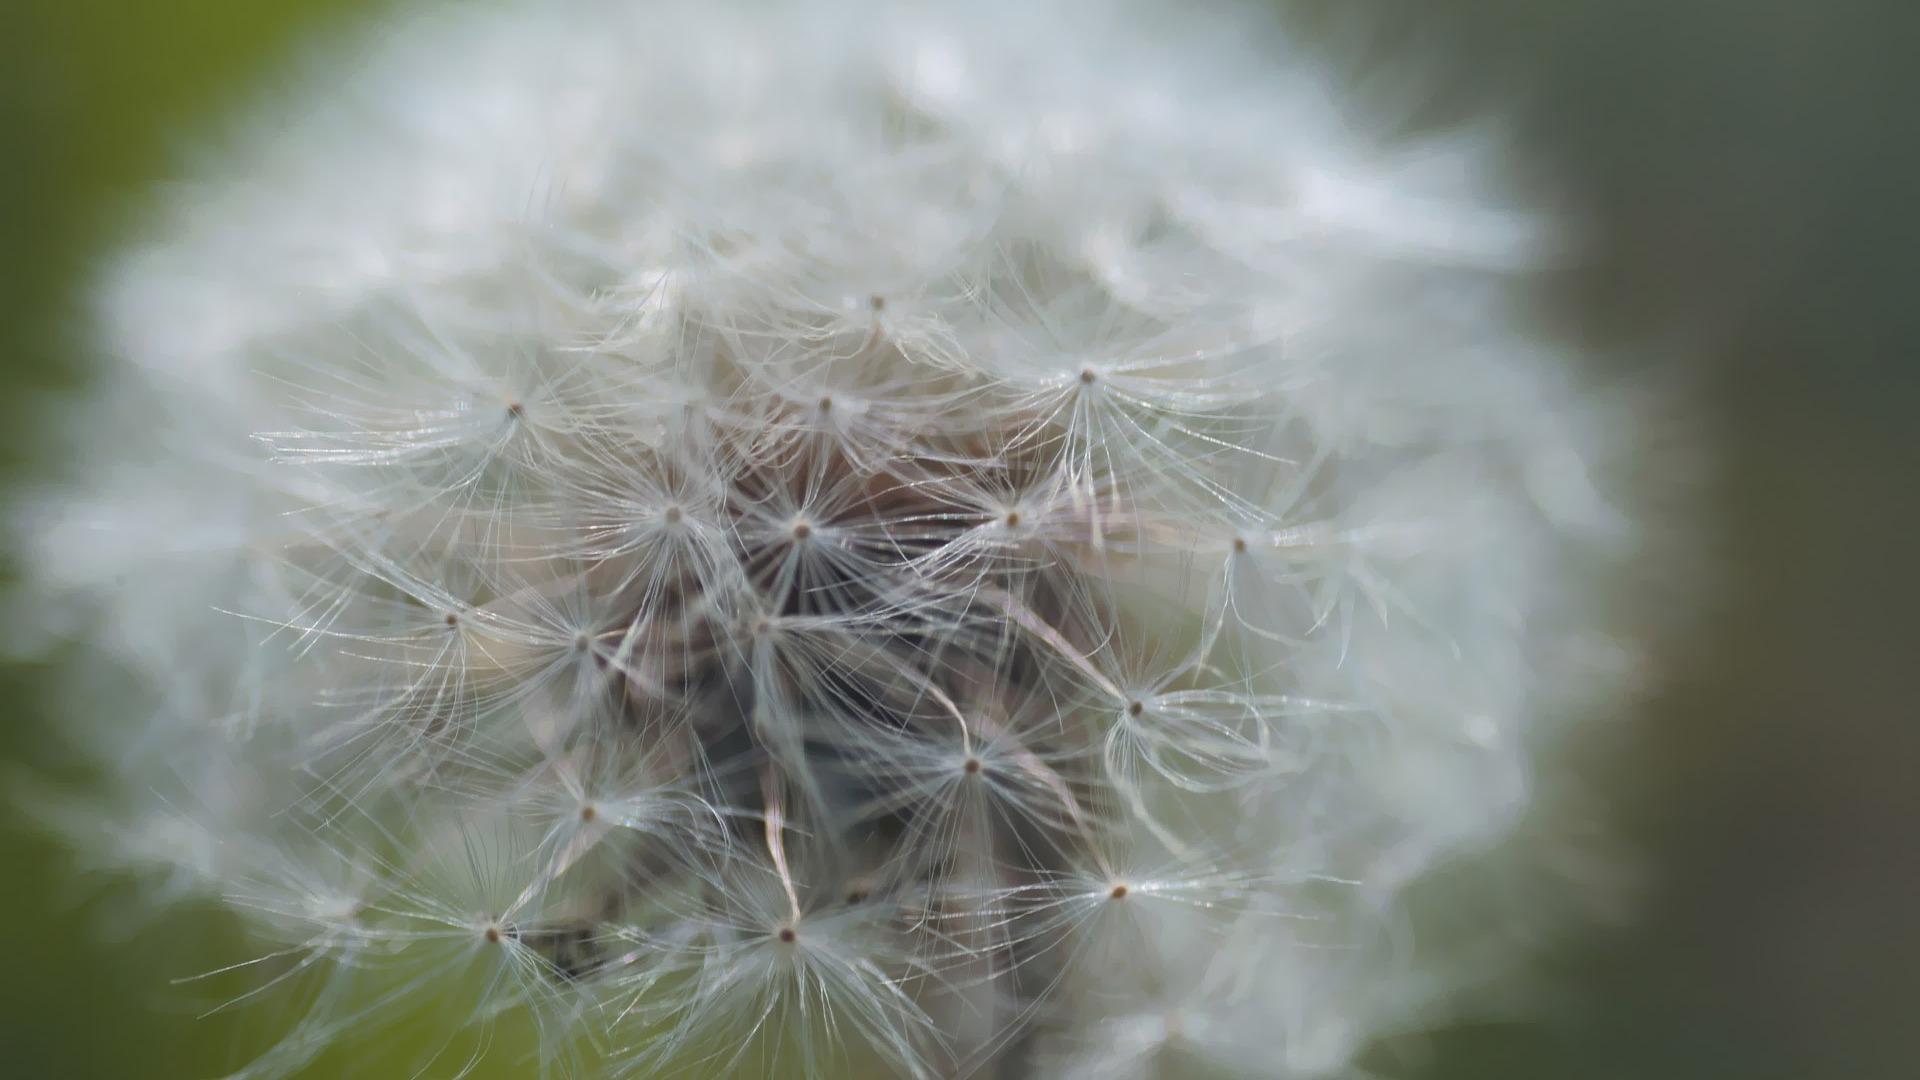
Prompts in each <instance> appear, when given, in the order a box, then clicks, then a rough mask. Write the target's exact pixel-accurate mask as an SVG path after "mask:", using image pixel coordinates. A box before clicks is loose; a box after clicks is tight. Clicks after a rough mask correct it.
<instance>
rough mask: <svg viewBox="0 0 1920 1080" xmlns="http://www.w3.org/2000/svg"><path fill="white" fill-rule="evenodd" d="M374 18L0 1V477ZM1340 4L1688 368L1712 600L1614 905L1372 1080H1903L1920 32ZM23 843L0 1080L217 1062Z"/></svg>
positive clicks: (27, 685)
mask: <svg viewBox="0 0 1920 1080" xmlns="http://www.w3.org/2000/svg"><path fill="white" fill-rule="evenodd" d="M379 2H382V0H0V455H4V465H3V466H0V467H3V468H5V469H7V470H12V469H14V468H17V467H18V462H19V461H20V460H22V456H23V452H24V451H25V449H26V446H27V442H28V439H27V435H28V434H30V433H31V431H32V428H33V424H34V423H35V422H36V420H37V416H36V413H37V410H36V408H35V406H34V403H35V401H36V400H38V395H39V394H40V392H42V391H45V390H48V389H57V388H60V387H65V386H69V385H75V384H77V382H78V381H79V379H80V376H81V371H82V364H81V358H79V357H77V356H76V355H75V354H74V352H73V350H72V348H71V346H70V345H69V341H70V340H71V339H70V337H69V336H68V335H69V334H70V332H71V327H72V310H73V291H74V289H75V288H76V285H77V283H78V282H79V281H80V280H81V274H82V272H83V271H84V269H85V266H86V264H87V260H88V259H89V257H91V256H93V255H96V254H97V253H98V252H100V251H101V250H102V249H103V247H104V246H105V245H106V244H108V243H109V242H110V241H111V239H112V237H113V236H114V235H115V233H116V231H117V230H119V229H121V228H123V227H124V226H125V225H126V223H127V222H128V221H129V220H130V219H131V217H132V216H133V215H134V214H135V213H137V211H138V209H139V208H140V206H141V205H142V201H141V200H142V192H143V191H145V190H148V188H149V186H150V185H151V184H153V183H155V182H158V181H161V180H164V179H165V178H166V177H168V176H169V175H173V174H176V173H177V172H178V171H179V168H180V165H181V162H182V161H183V153H184V152H185V151H187V150H188V149H190V148H191V146H192V142H191V140H192V139H193V138H194V136H195V135H196V133H205V132H207V131H208V130H210V129H209V126H208V125H209V123H210V121H211V120H212V119H213V118H214V117H217V116H218V115H219V114H220V112H221V110H222V109H223V108H231V107H233V106H234V104H235V103H238V102H243V101H244V100H245V99H246V97H247V95H249V94H251V93H256V92H258V88H259V87H260V86H262V85H266V84H263V83H262V81H261V80H263V79H267V78H270V76H271V75H272V73H273V72H274V71H275V70H277V69H279V68H281V67H282V66H284V65H286V64H288V63H290V62H294V61H297V59H298V57H299V55H300V52H301V50H302V48H303V47H304V46H303V42H311V41H312V40H314V38H315V36H316V35H319V36H324V35H325V34H326V33H327V32H328V30H329V29H330V28H331V27H333V26H335V25H337V24H339V23H341V22H342V21H345V20H348V19H350V18H352V17H353V15H354V14H356V13H357V12H362V11H365V10H366V9H368V8H369V7H371V6H373V4H375V3H379ZM1333 2H1334V0H1315V2H1311V3H1303V4H1302V5H1301V7H1302V8H1303V9H1308V10H1306V11H1305V13H1304V15H1303V17H1302V18H1303V21H1302V26H1303V27H1304V28H1306V29H1307V30H1308V31H1310V32H1313V33H1320V34H1326V35H1327V36H1328V39H1329V40H1331V41H1337V43H1338V48H1339V50H1340V52H1341V55H1343V56H1345V57H1346V58H1347V59H1348V60H1350V61H1351V62H1352V63H1353V65H1354V71H1355V74H1356V78H1357V79H1358V80H1359V84H1360V86H1361V87H1362V89H1363V90H1364V89H1365V88H1367V87H1378V86H1380V85H1382V84H1383V81H1384V79H1383V73H1386V74H1391V73H1395V72H1399V73H1405V72H1407V71H1409V70H1417V71H1418V72H1419V77H1420V79H1421V80H1423V82H1422V85H1428V86H1431V87H1432V88H1433V91H1434V100H1433V104H1432V106H1431V108H1429V109H1425V110H1421V112H1420V115H1418V116H1416V117H1415V119H1416V120H1417V121H1418V122H1422V123H1446V122H1447V121H1448V119H1449V117H1451V116H1454V115H1459V114H1463V113H1465V112H1471V111H1472V110H1473V109H1475V108H1477V107H1482V106H1485V105H1487V104H1497V105H1498V106H1499V107H1501V108H1503V109H1505V110H1508V111H1509V112H1513V113H1516V114H1517V115H1518V118H1519V120H1520V123H1521V130H1522V133H1523V137H1522V139H1521V145H1522V148H1523V150H1524V155H1525V157H1524V160H1525V162H1526V164H1527V167H1528V169H1529V171H1530V172H1531V173H1532V174H1533V175H1534V176H1535V178H1536V179H1538V180H1540V181H1541V182H1542V183H1543V184H1551V185H1553V186H1555V187H1556V188H1557V189H1558V190H1560V191H1561V192H1563V193H1564V194H1563V197H1564V198H1565V199H1566V200H1567V203H1568V206H1569V208H1570V209H1572V210H1574V211H1575V212H1577V213H1578V214H1580V215H1582V216H1583V217H1584V219H1585V220H1587V221H1589V222H1590V224H1591V226H1592V229H1591V237H1590V240H1591V242H1592V246H1591V252H1590V257H1589V258H1588V259H1587V260H1586V261H1585V262H1584V263H1583V264H1582V265H1581V266H1580V267H1579V268H1578V270H1577V272H1574V273H1571V274H1569V275H1568V277H1567V280H1565V281H1564V282H1558V283H1556V285H1555V288H1554V289H1553V296H1552V297H1551V299H1550V302H1551V304H1552V305H1553V306H1554V308H1555V309H1556V310H1557V311H1559V312H1560V315H1561V317H1562V319H1563V321H1564V323H1565V325H1566V327H1567V330H1568V332H1569V333H1570V334H1573V335H1575V336H1578V337H1581V338H1583V339H1585V340H1586V341H1587V342H1588V343H1589V344H1591V345H1592V346H1593V347H1594V348H1595V351H1596V355H1599V356H1602V357H1603V358H1604V359H1603V361H1602V362H1603V363H1607V364H1618V365H1622V366H1623V368H1625V369H1633V368H1635V367H1644V368H1648V369H1651V370H1655V371H1658V370H1661V369H1662V368H1672V369H1674V370H1675V371H1679V372H1682V373H1683V374H1684V378H1683V379H1679V380H1677V381H1679V382H1681V383H1683V384H1684V385H1686V386H1687V387H1689V392H1690V399H1691V400H1690V406H1691V407H1693V408H1695V409H1696V410H1697V412H1696V414H1695V417H1696V418H1695V420H1694V421H1693V424H1694V428H1695V430H1696V432H1697V433H1698V436H1699V441H1700V442H1701V443H1702V445H1704V446H1706V447H1707V448H1708V449H1709V450H1710V451H1711V453H1710V454H1709V455H1708V461H1709V464H1710V466H1711V475H1712V478H1713V480H1712V483H1711V484H1709V485H1707V486H1705V487H1704V488H1701V489H1699V494H1698V495H1697V497H1696V498H1695V499H1694V500H1693V503H1694V505H1692V506H1691V507H1690V508H1689V509H1690V511H1691V512H1692V513H1694V514H1695V515H1697V517H1698V519H1699V520H1700V521H1701V522H1703V523H1704V525H1705V532H1706V534H1707V536H1708V547H1707V555H1706V557H1705V558H1704V559H1703V560H1702V564H1701V566H1702V569H1701V575H1700V576H1701V580H1702V581H1703V582H1705V583H1706V584H1705V589H1706V592H1707V593H1708V594H1709V595H1710V596H1712V597H1713V602H1712V604H1711V606H1710V608H1709V610H1708V613H1707V615H1706V617H1705V619H1704V620H1703V621H1702V622H1701V623H1700V624H1699V625H1698V627H1697V628H1696V629H1694V630H1692V631H1691V632H1689V633H1688V634H1687V635H1686V637H1685V640H1684V641H1682V642H1681V643H1679V644H1678V645H1676V646H1675V648H1674V649H1673V650H1672V655H1670V656H1669V658H1668V659H1669V660H1670V661H1671V667H1672V669H1673V673H1674V678H1673V680H1672V683H1671V685H1669V686H1668V687H1667V688H1665V689H1664V690H1662V691H1661V693H1660V694H1659V696H1658V697H1657V699H1656V700H1655V701H1654V702H1653V704H1652V707H1651V708H1649V709H1648V710H1647V711H1646V713H1645V715H1644V716H1642V717H1639V718H1637V719H1636V720H1635V721H1634V728H1633V730H1632V732H1631V735H1632V736H1633V738H1632V740H1631V741H1632V742H1633V749H1632V750H1631V752H1630V754H1629V756H1628V758H1627V761H1626V766H1625V767H1622V768H1617V769H1615V770H1614V773H1615V774H1616V775H1615V779H1614V780H1613V781H1612V782H1611V783H1610V784H1609V803H1610V807H1609V809H1610V811H1611V812H1612V813H1613V815H1614V816H1615V818H1616V821H1617V823H1618V827H1619V829H1620V832H1621V833H1622V835H1623V836H1624V838H1625V839H1626V841H1627V843H1628V844H1629V845H1631V847H1632V848H1633V849H1635V850H1637V851H1638V852H1639V853H1640V855H1641V856H1642V858H1643V863H1644V868H1645V877H1646V890H1645V895H1644V896H1643V898H1642V899H1643V903H1642V907H1641V909H1640V911H1639V913H1638V914H1637V916H1636V917H1635V918H1634V919H1633V920H1632V922H1631V923H1630V924H1629V925H1627V926H1625V927H1622V928H1615V929H1607V930H1596V931H1593V932H1591V933H1586V934H1583V935H1580V936H1578V937H1577V938H1575V939H1573V940H1570V941H1569V942H1568V943H1567V945H1566V947H1565V948H1564V949H1563V950H1561V951H1560V952H1559V953H1557V954H1555V955H1553V956H1551V957H1548V958H1547V960H1546V962H1545V963H1544V965H1543V970H1542V972H1541V975H1542V979H1543V980H1544V981H1543V983H1542V985H1543V986H1544V987H1550V988H1551V990H1552V992H1551V994H1550V995H1543V1000H1547V999H1549V998H1550V1000H1551V1006H1550V1007H1543V1008H1542V1009H1541V1010H1539V1015H1538V1016H1537V1017H1535V1018H1531V1019H1525V1020H1519V1021H1507V1022H1501V1023H1485V1024H1480V1025H1476V1026H1471V1027H1462V1028H1458V1029H1454V1030H1451V1031H1447V1032H1444V1033H1441V1034H1440V1035H1438V1036H1435V1037H1433V1038H1432V1039H1428V1040H1420V1041H1417V1042H1414V1043H1410V1044H1404V1045H1395V1046H1394V1047H1391V1048H1389V1049H1387V1050H1386V1051H1383V1053H1381V1054H1380V1055H1378V1057H1379V1061H1380V1065H1381V1069H1382V1071H1383V1072H1386V1073H1388V1074H1390V1075H1394V1076H1406V1077H1420V1078H1422V1080H1429V1078H1431V1080H1455V1078H1459V1080H1469V1078H1470V1080H1508V1078H1512V1080H1521V1078H1525V1080H1554V1078H1569V1080H1587V1078H1592V1080H1602V1078H1604V1080H1713V1078H1719V1077H1727V1078H1736V1077H1737V1078H1739V1080H1774V1078H1779V1080H1802V1078H1805V1080H1881V1078H1885V1080H1914V1078H1916V1077H1920V693H1917V692H1916V690H1915V686H1916V680H1915V679H1914V677H1913V676H1914V674H1915V673H1916V672H1920V77H1916V76H1915V75H1912V74H1909V72H1908V70H1907V69H1908V68H1909V67H1920V59H1916V58H1920V3H1915V2H1913V0H1343V2H1342V3H1341V4H1340V5H1339V6H1342V7H1343V8H1345V9H1354V8H1362V9H1366V10H1368V11H1369V12H1377V13H1379V14H1380V15H1381V16H1383V18H1382V19H1380V20H1379V21H1377V22H1376V23H1374V25H1376V26H1379V27H1385V28H1387V29H1386V30H1385V31H1384V32H1382V33H1380V34H1378V35H1374V36H1371V37H1366V38H1364V39H1361V38H1356V37H1354V36H1353V35H1352V34H1351V33H1349V32H1348V30H1349V29H1350V27H1351V25H1352V23H1351V22H1350V21H1349V20H1347V19H1345V18H1332V19H1329V18H1326V17H1325V16H1326V14H1327V12H1326V11H1325V10H1324V9H1326V8H1327V7H1329V6H1330V5H1331V4H1333ZM1313 8H1320V9H1323V10H1321V11H1319V12H1317V13H1316V12H1315V11H1313V10H1311V9H1313ZM1410 65H1411V66H1410ZM1629 373H1630V371H1629ZM1675 467H1676V468H1679V467H1680V465H1679V464H1678V463H1676V466H1675ZM1688 467H1689V468H1691V466H1688ZM34 678H35V673H34V671H32V670H31V669H24V670H22V669H15V670H9V671H4V672H0V764H25V765H31V766H34V767H47V766H49V765H52V766H55V767H57V765H58V762H57V760H55V759H56V755H55V753H54V750H53V748H54V747H55V746H56V745H57V742H56V740H55V739H54V737H53V733H54V731H55V729H56V728H57V725H58V722H59V718H58V716H57V715H54V714H51V713H49V712H48V711H47V710H45V709H44V708H43V707H42V706H41V705H40V704H39V701H38V698H37V696H36V689H35V686H34ZM15 819H16V815H12V814H10V813H8V812H4V811H0V1075H5V1076H7V1077H11V1078H17V1080H56V1078H69V1077H71V1078H80V1080H90V1078H95V1077H98V1078H107V1077H112V1078H135V1077H138V1078H152V1080H173V1078H189V1077H193V1078H200V1077H208V1076H214V1075H219V1074H220V1073H223V1072H225V1071H226V1070H228V1069H230V1068H232V1067H233V1066H234V1065H235V1064H237V1063H238V1062H237V1061H236V1059H235V1057H234V1053H235V1045H236V1038H237V1037H238V1036H237V1032H236V1027H235V1025H236V1021H235V1020H233V1019H231V1018H225V1017H214V1018H208V1019H198V1018H196V1017H195V1016H194V1015H193V1013H194V1012H195V1009H194V1008H193V1004H194V1003H195V1002H197V1001H207V1000H216V998H212V997H209V995H208V994H207V993H203V992H200V991H195V990H192V989H191V988H188V989H187V990H186V992H185V993H184V994H183V992H182V988H181V987H176V986H172V985H170V983H169V980H170V979H172V978H174V977H177V976H181V975H188V974H192V973H193V972H195V971H198V970H201V969H202V968H204V967H205V966H206V964H207V962H208V961H207V957H209V956H225V955H234V956H237V955H240V954H238V953H235V952H234V949H235V947H236V946H235V944H234V943H233V942H232V941H231V940H230V939H228V938H227V937H226V933H225V931H224V930H223V929H222V927H221V926H220V925H219V924H217V923H215V922H213V921H211V920H195V919H192V918H186V919H174V920H169V921H166V922H163V923H160V924H156V925H141V926H133V925H128V924H127V923H126V916H125V915H124V913H123V911H122V910H121V909H118V908H116V907H115V906H114V905H113V904H112V903H111V901H110V899H108V900H102V899H100V898H99V897H98V896H97V895H96V892H95V890H94V889H93V888H92V887H91V886H90V885H88V884H87V883H84V882H80V881H78V880H77V879H75V877H74V876H73V874H72V870H71V867H70V866H69V865H68V864H66V863H65V862H64V861H63V860H62V859H61V858H60V856H59V854H58V853H57V852H56V851H54V850H53V849H52V848H50V847H49V846H48V845H47V844H45V843H44V842H43V841H41V840H39V839H37V838H35V837H33V836H32V835H30V834H29V833H27V832H26V831H23V830H21V829H20V828H18V827H17V824H16V821H15ZM115 930H121V931H124V933H121V934H115V933H113V931H115ZM244 1022H245V1021H244V1020H243V1021H240V1023H244ZM336 1073H337V1070H336ZM313 1075H314V1076H316V1077H319V1076H325V1075H328V1074H327V1073H326V1071H325V1070H324V1069H322V1070H321V1071H318V1072H316V1073H315V1074H313Z"/></svg>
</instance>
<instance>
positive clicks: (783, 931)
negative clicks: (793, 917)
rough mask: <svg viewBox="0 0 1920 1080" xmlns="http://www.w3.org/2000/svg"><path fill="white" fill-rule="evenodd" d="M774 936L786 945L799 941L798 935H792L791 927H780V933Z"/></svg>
mask: <svg viewBox="0 0 1920 1080" xmlns="http://www.w3.org/2000/svg"><path fill="white" fill-rule="evenodd" d="M774 936H775V937H777V938H779V939H780V940H781V941H783V942H785V943H787V944H788V945H791V944H793V943H794V942H795V941H798V940H799V939H800V935H799V934H796V933H794V932H793V927H791V926H783V927H781V928H780V932H779V933H778V934H775V935H774Z"/></svg>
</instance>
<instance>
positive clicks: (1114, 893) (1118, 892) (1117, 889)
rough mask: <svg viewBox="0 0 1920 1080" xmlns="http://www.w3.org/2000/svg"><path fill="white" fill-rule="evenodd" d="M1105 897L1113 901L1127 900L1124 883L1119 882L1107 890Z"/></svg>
mask: <svg viewBox="0 0 1920 1080" xmlns="http://www.w3.org/2000/svg"><path fill="white" fill-rule="evenodd" d="M1107 896H1108V898H1109V899H1113V900H1125V899H1126V898H1127V885H1126V882H1121V883H1120V884H1118V885H1115V886H1114V887H1113V888H1111V889H1109V890H1107Z"/></svg>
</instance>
